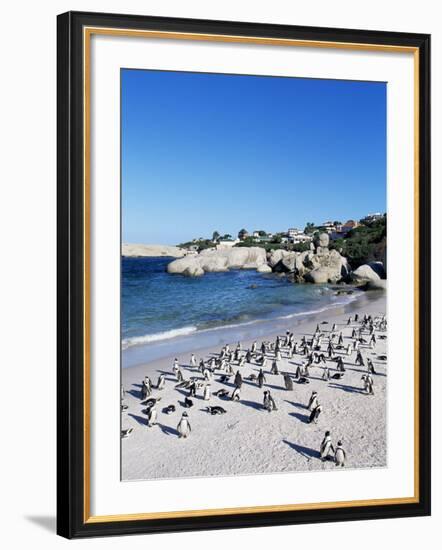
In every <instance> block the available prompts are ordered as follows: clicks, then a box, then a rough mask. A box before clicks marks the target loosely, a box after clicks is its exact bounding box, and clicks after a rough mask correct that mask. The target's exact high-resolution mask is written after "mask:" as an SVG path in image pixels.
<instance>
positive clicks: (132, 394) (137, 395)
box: [126, 390, 143, 399]
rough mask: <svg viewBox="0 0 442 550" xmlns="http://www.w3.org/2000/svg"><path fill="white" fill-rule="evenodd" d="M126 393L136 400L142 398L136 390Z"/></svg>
mask: <svg viewBox="0 0 442 550" xmlns="http://www.w3.org/2000/svg"><path fill="white" fill-rule="evenodd" d="M126 393H128V394H129V395H131V396H132V397H136V398H137V399H141V398H142V397H143V395H142V393H141V392H140V391H138V390H126Z"/></svg>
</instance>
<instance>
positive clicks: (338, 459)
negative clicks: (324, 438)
mask: <svg viewBox="0 0 442 550" xmlns="http://www.w3.org/2000/svg"><path fill="white" fill-rule="evenodd" d="M346 458H347V457H346V454H345V451H344V449H343V448H342V441H338V446H337V447H336V451H335V466H341V467H342V468H343V467H344V466H345V459H346Z"/></svg>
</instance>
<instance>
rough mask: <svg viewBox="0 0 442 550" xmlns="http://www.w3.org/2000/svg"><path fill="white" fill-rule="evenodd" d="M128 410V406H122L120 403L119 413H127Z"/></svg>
mask: <svg viewBox="0 0 442 550" xmlns="http://www.w3.org/2000/svg"><path fill="white" fill-rule="evenodd" d="M128 408H129V406H128V405H124V404H123V403H121V412H125V411H127V409H128Z"/></svg>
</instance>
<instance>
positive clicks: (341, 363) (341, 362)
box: [336, 356, 345, 372]
mask: <svg viewBox="0 0 442 550" xmlns="http://www.w3.org/2000/svg"><path fill="white" fill-rule="evenodd" d="M336 368H337V369H338V370H339V371H341V372H345V367H344V360H343V359H342V357H341V356H339V357H338V361H337V364H336Z"/></svg>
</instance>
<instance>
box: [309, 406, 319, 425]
mask: <svg viewBox="0 0 442 550" xmlns="http://www.w3.org/2000/svg"><path fill="white" fill-rule="evenodd" d="M321 412H322V405H320V404H319V403H318V406H317V407H316V408H315V409H313V410H312V412H311V414H310V418H309V424H311V423H312V422H314V423H315V424H317V423H318V418H319V415H320V414H321Z"/></svg>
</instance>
